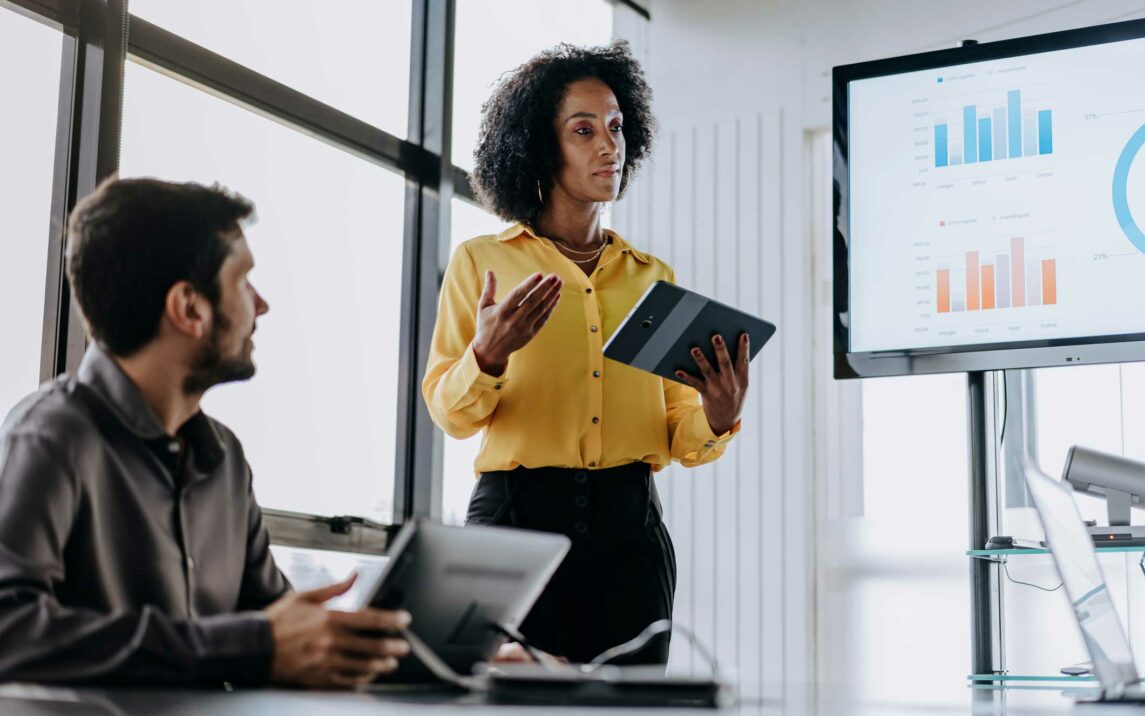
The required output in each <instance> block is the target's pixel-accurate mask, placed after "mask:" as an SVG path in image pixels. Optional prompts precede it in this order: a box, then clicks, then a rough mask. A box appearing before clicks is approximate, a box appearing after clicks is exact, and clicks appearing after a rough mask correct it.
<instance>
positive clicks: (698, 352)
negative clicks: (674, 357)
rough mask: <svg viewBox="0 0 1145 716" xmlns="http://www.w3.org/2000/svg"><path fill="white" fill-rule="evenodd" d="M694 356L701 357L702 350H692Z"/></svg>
mask: <svg viewBox="0 0 1145 716" xmlns="http://www.w3.org/2000/svg"><path fill="white" fill-rule="evenodd" d="M692 355H694V356H698V355H700V349H699V348H693V349H692Z"/></svg>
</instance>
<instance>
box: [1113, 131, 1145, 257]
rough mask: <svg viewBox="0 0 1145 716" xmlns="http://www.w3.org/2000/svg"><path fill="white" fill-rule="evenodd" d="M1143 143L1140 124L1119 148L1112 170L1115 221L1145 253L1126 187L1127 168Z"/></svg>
mask: <svg viewBox="0 0 1145 716" xmlns="http://www.w3.org/2000/svg"><path fill="white" fill-rule="evenodd" d="M1143 144H1145V125H1141V127H1140V128H1138V129H1137V131H1136V132H1134V133H1133V136H1132V137H1130V138H1129V142H1128V143H1127V144H1126V145H1125V149H1122V150H1121V156H1120V157H1118V158H1117V167H1116V168H1114V170H1113V213H1114V215H1116V216H1117V223H1118V224H1120V225H1121V230H1122V231H1124V232H1125V236H1126V237H1127V238H1128V239H1129V241H1130V242H1131V243H1132V244H1133V245H1134V246H1135V247H1137V250H1138V251H1140V252H1141V253H1143V254H1145V232H1142V231H1141V227H1140V226H1138V225H1137V222H1136V221H1134V220H1133V213H1132V212H1131V211H1130V210H1129V187H1128V184H1129V169H1130V167H1132V166H1133V160H1134V159H1135V158H1136V157H1137V153H1138V151H1139V150H1140V149H1141V145H1143Z"/></svg>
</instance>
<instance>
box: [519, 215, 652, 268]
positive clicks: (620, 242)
mask: <svg viewBox="0 0 1145 716" xmlns="http://www.w3.org/2000/svg"><path fill="white" fill-rule="evenodd" d="M604 233H605V234H606V235H608V236H609V237H610V238H611V239H612V243H613V244H614V245H615V246H616V247H617V249H619V250H620V251H627V252H628V253H630V254H632V258H634V259H636V260H637V261H639V262H640V263H643V264H650V263H652V259H651V257H649V256H648V254H646V253H644V252H643V251H637V250H636V249H634V248H632V246H631V245H630V244H629V243H628V242H627V241H625V240H624V239H622V238H620V234H618V233H616V232H615V231H613V230H612V229H605V230H604ZM522 235H524V236H529V237H531V238H534V239H537V238H540V237H539V236H537V234H536V232H534V231H533V228H532V227H531V226H529V225H528V224H522V223H517V224H513V225H512V226H510V227H509V228H507V229H505V230H504V231H502V232H501V233H499V234H497V240H498V241H512V240H513V239H515V238H517V237H518V236H522Z"/></svg>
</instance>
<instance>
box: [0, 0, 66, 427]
mask: <svg viewBox="0 0 1145 716" xmlns="http://www.w3.org/2000/svg"><path fill="white" fill-rule="evenodd" d="M62 45H63V36H62V35H61V34H60V33H59V32H58V31H56V30H52V29H51V28H48V27H46V26H44V25H41V24H40V23H38V22H35V21H34V20H29V19H27V18H24V17H21V16H19V15H17V14H15V13H14V12H11V11H10V10H5V9H2V8H0V87H3V88H4V102H5V106H6V109H5V111H3V112H2V113H0V157H3V171H2V172H0V196H3V197H4V212H3V214H0V305H2V306H4V311H3V312H2V313H0V336H3V344H4V349H3V350H0V406H2V408H0V410H2V412H3V413H7V411H8V410H9V409H10V408H11V407H12V405H14V404H15V403H16V401H18V400H19V399H20V398H22V397H24V396H25V395H27V394H28V393H31V392H32V391H33V390H35V389H36V385H37V384H38V383H39V382H40V380H39V379H40V345H41V341H42V338H43V330H44V324H43V321H44V313H43V308H44V280H45V279H46V277H47V272H48V235H49V233H48V232H49V217H50V216H51V203H52V168H53V157H54V156H55V142H56V106H57V104H58V102H59V87H60V57H61V56H62ZM17 108H19V109H18V111H17Z"/></svg>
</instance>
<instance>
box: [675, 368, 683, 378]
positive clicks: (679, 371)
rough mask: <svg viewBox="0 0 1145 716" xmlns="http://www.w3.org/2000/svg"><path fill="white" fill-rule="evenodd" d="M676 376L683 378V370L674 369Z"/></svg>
mask: <svg viewBox="0 0 1145 716" xmlns="http://www.w3.org/2000/svg"><path fill="white" fill-rule="evenodd" d="M676 377H677V378H683V377H684V371H682V370H678V371H676Z"/></svg>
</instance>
